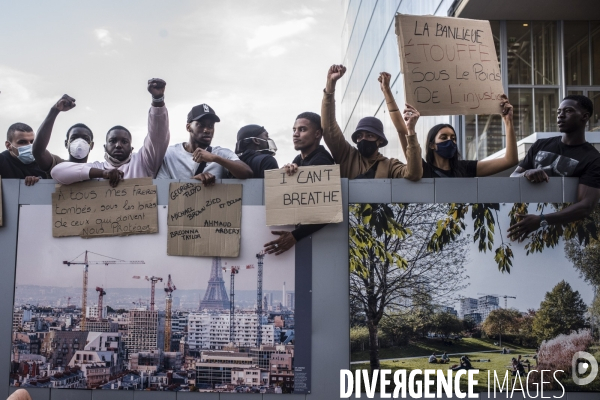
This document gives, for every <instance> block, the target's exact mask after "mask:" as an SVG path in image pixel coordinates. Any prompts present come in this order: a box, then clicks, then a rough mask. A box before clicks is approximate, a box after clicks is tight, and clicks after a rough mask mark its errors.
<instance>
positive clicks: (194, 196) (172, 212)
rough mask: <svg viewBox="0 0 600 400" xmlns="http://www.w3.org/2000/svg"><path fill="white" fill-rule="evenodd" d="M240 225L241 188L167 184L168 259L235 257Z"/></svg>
mask: <svg viewBox="0 0 600 400" xmlns="http://www.w3.org/2000/svg"><path fill="white" fill-rule="evenodd" d="M241 224H242V185H219V184H217V185H214V186H208V187H205V186H203V185H202V184H200V183H171V184H170V186H169V214H168V222H167V225H168V226H169V232H168V236H167V254H168V255H170V256H214V257H216V256H221V257H237V256H239V254H240V237H241V235H240V228H241Z"/></svg>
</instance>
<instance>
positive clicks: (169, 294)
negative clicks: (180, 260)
mask: <svg viewBox="0 0 600 400" xmlns="http://www.w3.org/2000/svg"><path fill="white" fill-rule="evenodd" d="M175 290H177V288H176V287H175V285H174V284H173V281H172V280H171V274H169V279H167V287H166V288H165V293H167V306H166V307H165V308H166V311H165V313H166V316H165V351H171V304H172V303H173V292H174V291H175Z"/></svg>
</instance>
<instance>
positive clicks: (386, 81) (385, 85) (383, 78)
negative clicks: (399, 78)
mask: <svg viewBox="0 0 600 400" xmlns="http://www.w3.org/2000/svg"><path fill="white" fill-rule="evenodd" d="M391 79H392V75H390V74H388V73H387V72H380V73H379V78H377V80H378V81H379V83H380V84H381V91H385V90H387V89H389V88H390V80H391Z"/></svg>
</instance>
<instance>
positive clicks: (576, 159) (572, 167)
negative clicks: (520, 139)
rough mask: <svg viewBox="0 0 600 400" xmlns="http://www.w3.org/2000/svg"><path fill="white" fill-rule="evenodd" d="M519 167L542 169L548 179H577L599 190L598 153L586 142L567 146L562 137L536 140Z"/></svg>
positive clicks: (599, 167)
mask: <svg viewBox="0 0 600 400" xmlns="http://www.w3.org/2000/svg"><path fill="white" fill-rule="evenodd" d="M519 167H521V168H523V169H525V170H528V169H538V168H541V169H543V170H544V172H546V175H548V176H564V177H578V178H579V183H580V184H582V185H586V186H590V187H593V188H600V152H598V150H596V148H595V147H594V146H593V145H592V144H590V143H588V142H586V143H583V144H579V145H576V146H569V145H566V144H564V143H563V141H562V137H561V136H555V137H551V138H548V139H539V140H536V142H535V143H534V144H533V145H532V146H531V148H530V149H529V151H528V152H527V155H526V156H525V159H524V160H523V161H521V162H520V163H519Z"/></svg>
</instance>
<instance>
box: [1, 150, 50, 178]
mask: <svg viewBox="0 0 600 400" xmlns="http://www.w3.org/2000/svg"><path fill="white" fill-rule="evenodd" d="M26 176H37V177H40V178H42V179H46V178H49V176H48V174H47V173H46V172H45V171H43V170H42V169H41V168H40V167H39V165H38V163H37V162H35V161H34V162H32V163H31V164H24V163H22V162H21V161H19V159H18V158H15V157H13V156H12V155H11V154H10V152H9V151H8V150H5V151H3V152H2V153H0V177H2V178H3V179H25V177H26Z"/></svg>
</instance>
